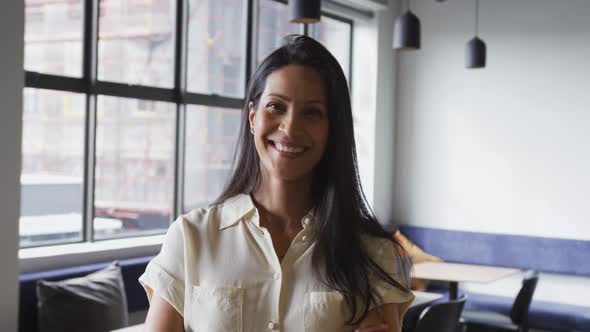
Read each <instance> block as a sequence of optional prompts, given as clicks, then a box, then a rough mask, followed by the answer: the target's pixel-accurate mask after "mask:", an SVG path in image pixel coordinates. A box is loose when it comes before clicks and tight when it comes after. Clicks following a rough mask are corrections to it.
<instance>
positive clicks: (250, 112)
mask: <svg viewBox="0 0 590 332" xmlns="http://www.w3.org/2000/svg"><path fill="white" fill-rule="evenodd" d="M255 117H256V110H255V109H254V103H253V102H249V103H248V120H250V128H253V127H254V118H255Z"/></svg>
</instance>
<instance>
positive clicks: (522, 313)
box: [510, 271, 539, 325]
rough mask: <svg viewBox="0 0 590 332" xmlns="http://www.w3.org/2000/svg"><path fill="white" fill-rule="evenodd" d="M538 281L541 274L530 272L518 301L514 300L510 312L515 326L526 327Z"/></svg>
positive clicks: (525, 278) (517, 297) (517, 298)
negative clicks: (523, 325)
mask: <svg viewBox="0 0 590 332" xmlns="http://www.w3.org/2000/svg"><path fill="white" fill-rule="evenodd" d="M538 281H539V273H538V272H537V271H528V272H527V274H526V275H525V277H524V279H523V280H522V287H521V288H520V291H519V292H518V295H517V296H516V299H514V303H513V304H512V310H511V312H510V319H512V322H513V323H514V324H516V325H522V324H525V325H526V323H527V319H528V316H529V307H530V306H531V302H532V301H533V294H534V293H535V288H537V282H538Z"/></svg>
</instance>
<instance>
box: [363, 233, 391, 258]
mask: <svg viewBox="0 0 590 332" xmlns="http://www.w3.org/2000/svg"><path fill="white" fill-rule="evenodd" d="M361 243H362V244H363V246H364V248H365V250H367V253H368V254H369V255H370V256H381V255H390V256H394V255H395V254H396V250H395V246H394V242H393V238H388V237H382V236H377V235H373V234H369V233H361Z"/></svg>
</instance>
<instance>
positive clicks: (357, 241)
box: [214, 35, 408, 324]
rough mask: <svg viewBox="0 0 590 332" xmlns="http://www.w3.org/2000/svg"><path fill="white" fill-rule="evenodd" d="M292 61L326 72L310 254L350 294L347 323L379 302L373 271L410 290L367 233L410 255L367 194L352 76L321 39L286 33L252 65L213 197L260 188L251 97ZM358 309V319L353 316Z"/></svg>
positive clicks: (329, 279) (334, 284)
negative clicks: (369, 245)
mask: <svg viewBox="0 0 590 332" xmlns="http://www.w3.org/2000/svg"><path fill="white" fill-rule="evenodd" d="M291 64H296V65H303V66H307V67H310V68H313V69H314V70H316V71H317V72H318V73H319V74H320V76H321V77H322V79H323V81H324V84H325V93H326V101H327V105H326V106H327V110H328V121H329V131H328V141H327V145H326V150H325V152H324V155H323V156H322V158H321V160H320V162H319V163H318V165H316V168H315V170H314V179H313V188H312V193H313V202H314V208H315V213H316V217H317V219H318V227H314V230H315V234H313V236H314V237H315V240H316V241H317V242H316V247H315V251H314V252H313V256H312V261H313V267H314V271H316V272H319V271H322V273H325V276H324V277H323V278H322V279H323V280H322V281H323V282H324V283H325V284H326V285H327V286H328V287H329V288H331V289H334V290H336V291H338V292H340V293H341V294H342V295H343V296H344V298H345V301H346V303H347V304H348V306H349V308H350V309H351V312H352V314H351V317H350V318H349V319H348V321H347V324H358V323H359V322H360V321H362V320H363V319H364V318H365V317H366V316H367V313H368V310H369V307H370V305H371V303H377V302H378V301H377V297H376V293H375V292H374V290H373V289H372V287H371V285H370V284H369V277H368V271H373V272H374V273H375V274H376V275H377V276H378V277H379V278H381V279H382V280H383V281H385V282H387V283H389V284H391V285H393V286H394V287H396V288H398V289H401V290H404V291H407V287H406V286H405V285H402V284H400V283H398V282H397V281H396V280H394V279H393V278H391V277H390V276H389V275H388V274H387V272H385V271H384V270H383V269H382V268H381V267H380V266H379V265H378V264H377V263H376V262H375V261H373V260H372V259H371V258H370V257H369V255H368V253H367V251H366V249H365V247H364V245H363V243H362V241H361V234H363V233H365V234H368V235H372V236H376V237H380V238H385V239H388V240H391V241H392V242H393V243H394V248H395V249H396V252H397V254H398V256H400V257H404V256H405V253H404V251H403V249H402V247H401V245H400V244H399V243H398V242H396V240H395V239H394V238H393V237H392V234H391V233H389V232H387V231H385V230H384V229H383V227H382V226H381V225H380V224H379V222H378V221H377V219H376V218H375V216H374V215H373V213H372V211H371V210H370V208H369V206H368V204H367V202H366V198H365V195H364V193H363V191H362V188H361V185H360V179H359V174H358V168H357V160H356V147H355V142H354V129H353V123H352V110H351V105H350V94H349V91H348V85H347V84H346V78H345V76H344V73H343V72H342V68H341V67H340V65H339V64H338V61H337V60H336V59H335V58H334V57H333V56H332V54H330V52H329V51H328V50H327V49H326V48H325V47H324V46H322V45H321V44H320V43H319V42H317V41H315V40H314V39H312V38H310V37H306V36H302V35H291V36H288V37H286V38H285V42H284V44H283V46H282V47H280V48H279V49H277V50H275V51H274V52H273V53H272V54H270V55H269V56H268V57H267V58H266V59H265V60H264V61H263V62H262V63H261V64H260V66H259V67H258V69H257V70H256V72H255V73H254V75H253V77H252V78H251V80H250V82H249V87H248V90H247V95H246V100H245V105H244V109H243V114H242V125H241V128H240V135H239V140H238V146H237V149H236V153H235V156H234V171H233V174H232V175H231V177H230V179H229V182H228V184H227V186H226V188H225V189H224V191H223V192H222V193H221V195H220V196H219V198H218V199H217V200H216V202H215V203H214V204H219V203H222V202H223V201H225V200H226V199H228V198H230V197H233V196H235V195H238V194H251V193H252V192H253V191H254V190H255V189H256V186H257V184H258V182H259V180H260V159H259V157H258V153H257V151H256V147H255V145H254V140H253V139H252V137H251V135H250V130H249V121H248V113H249V109H248V103H249V102H252V103H253V104H254V108H256V107H257V106H258V103H259V102H260V97H261V95H262V92H263V91H264V88H265V84H266V78H267V77H268V76H269V75H270V74H271V73H272V72H274V71H275V70H277V69H279V68H281V67H284V66H287V65H291ZM406 264H408V263H407V261H406ZM404 270H406V269H404ZM401 272H402V273H403V271H401ZM358 300H360V301H361V303H360V305H359V303H357V302H358ZM359 309H360V310H359ZM355 317H358V319H356V320H355Z"/></svg>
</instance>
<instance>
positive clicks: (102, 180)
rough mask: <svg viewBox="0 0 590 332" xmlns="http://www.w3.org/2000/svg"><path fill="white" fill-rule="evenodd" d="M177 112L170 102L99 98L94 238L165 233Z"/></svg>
mask: <svg viewBox="0 0 590 332" xmlns="http://www.w3.org/2000/svg"><path fill="white" fill-rule="evenodd" d="M175 110H176V107H175V105H174V104H172V103H164V102H158V101H143V100H137V99H127V98H117V97H105V96H100V97H99V98H98V113H97V122H96V173H95V189H94V195H95V196H94V214H95V218H94V229H95V234H94V235H95V238H97V239H103V238H107V237H120V236H131V235H140V234H151V233H161V232H163V231H165V230H166V229H167V228H168V223H169V221H170V219H171V218H172V217H173V213H172V210H173V206H172V201H173V192H174V140H175V137H174V132H175V123H176V120H175V119H176V112H175ZM115 225H116V226H115Z"/></svg>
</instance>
